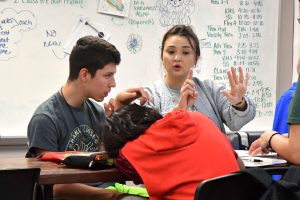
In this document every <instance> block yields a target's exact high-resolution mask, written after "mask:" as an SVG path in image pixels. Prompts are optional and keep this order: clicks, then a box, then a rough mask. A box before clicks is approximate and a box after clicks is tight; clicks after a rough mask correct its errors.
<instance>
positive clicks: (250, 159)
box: [242, 158, 263, 162]
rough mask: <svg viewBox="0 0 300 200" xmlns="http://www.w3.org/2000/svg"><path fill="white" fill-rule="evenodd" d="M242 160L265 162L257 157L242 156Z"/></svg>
mask: <svg viewBox="0 0 300 200" xmlns="http://www.w3.org/2000/svg"><path fill="white" fill-rule="evenodd" d="M242 160H243V161H248V162H263V161H262V160H261V159H257V158H242Z"/></svg>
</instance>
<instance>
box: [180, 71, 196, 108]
mask: <svg viewBox="0 0 300 200" xmlns="http://www.w3.org/2000/svg"><path fill="white" fill-rule="evenodd" d="M197 96H198V93H197V91H196V89H195V83H194V81H193V69H191V70H190V73H189V75H188V78H187V79H186V81H185V82H184V83H183V85H182V87H181V89H180V97H179V101H178V104H177V105H176V106H175V108H174V110H177V109H188V108H190V107H191V106H193V104H194V102H195V100H196V98H197Z"/></svg>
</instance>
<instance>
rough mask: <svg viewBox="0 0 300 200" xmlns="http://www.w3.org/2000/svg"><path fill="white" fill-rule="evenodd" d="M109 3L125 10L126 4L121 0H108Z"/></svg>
mask: <svg viewBox="0 0 300 200" xmlns="http://www.w3.org/2000/svg"><path fill="white" fill-rule="evenodd" d="M106 1H107V2H108V3H109V4H111V5H112V6H114V7H115V8H116V9H118V10H120V11H123V10H124V5H123V4H122V2H121V1H120V0H106Z"/></svg>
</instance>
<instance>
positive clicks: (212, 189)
mask: <svg viewBox="0 0 300 200" xmlns="http://www.w3.org/2000/svg"><path fill="white" fill-rule="evenodd" d="M286 170H287V168H286V167H283V168H270V169H266V171H267V172H268V173H269V174H270V175H283V174H284V173H285V172H286ZM265 191H266V187H265V186H264V185H263V184H262V183H261V182H259V181H257V179H255V178H254V177H253V176H251V175H250V174H247V173H241V172H236V173H232V174H228V175H224V176H219V177H216V178H212V179H208V180H204V181H202V182H201V183H200V184H199V185H198V186H197V188H196V192H195V196H194V197H195V198H194V199H195V200H220V199H222V200H240V199H243V200H253V199H259V198H260V197H261V196H262V195H263V193H264V192H265Z"/></svg>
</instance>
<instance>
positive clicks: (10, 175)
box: [0, 168, 40, 200]
mask: <svg viewBox="0 0 300 200" xmlns="http://www.w3.org/2000/svg"><path fill="white" fill-rule="evenodd" d="M39 175H40V168H28V169H9V170H0V199H1V200H33V199H34V197H35V194H34V191H35V186H36V184H37V182H38V178H39Z"/></svg>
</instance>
